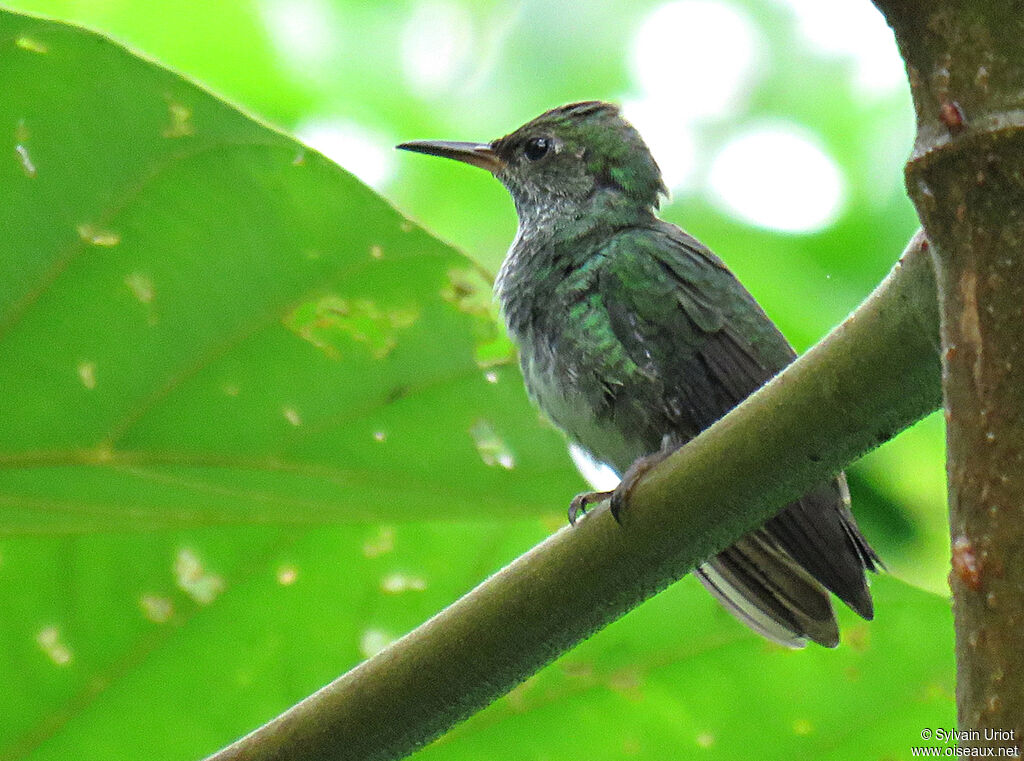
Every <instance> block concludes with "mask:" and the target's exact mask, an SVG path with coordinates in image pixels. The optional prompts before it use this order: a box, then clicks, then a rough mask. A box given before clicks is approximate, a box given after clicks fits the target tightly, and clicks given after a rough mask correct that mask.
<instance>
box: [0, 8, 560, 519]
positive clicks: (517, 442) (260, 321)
mask: <svg viewBox="0 0 1024 761" xmlns="http://www.w3.org/2000/svg"><path fill="white" fill-rule="evenodd" d="M0 92H3V93H4V95H3V98H0V125H5V126H4V131H3V134H4V135H5V136H6V142H7V144H8V149H7V150H6V151H5V154H6V160H4V161H2V162H0V250H2V251H3V257H2V258H0V388H2V389H3V393H2V394H0V420H3V422H4V425H3V427H2V428H0V508H2V512H0V531H2V532H7V533H11V532H39V531H48V532H49V531H64V532H67V531H81V530H91V529H96V528H105V529H110V528H122V527H131V526H139V527H152V526H161V525H189V524H211V523H223V522H245V523H249V522H266V521H289V522H311V521H328V520H330V521H334V520H351V519H376V518H398V517H405V518H415V517H452V516H457V515H462V516H467V515H471V514H488V515H501V514H505V515H508V514H510V513H513V512H516V513H518V512H521V511H523V510H526V511H533V512H535V513H536V512H540V511H544V510H547V511H550V510H552V509H553V508H554V507H556V506H557V505H558V504H559V501H564V500H565V499H566V498H567V497H568V496H570V495H571V492H572V490H573V488H575V486H576V480H577V478H576V476H575V475H574V474H573V472H572V470H571V466H570V465H569V464H568V459H567V457H566V456H565V453H564V447H563V445H562V443H561V439H560V437H559V436H558V434H556V433H555V432H554V431H551V430H542V429H541V428H540V427H539V425H538V418H537V415H536V413H535V411H534V410H533V409H531V407H530V405H529V404H528V402H527V400H526V399H525V395H524V393H523V391H522V387H521V383H520V382H519V380H518V374H517V371H516V370H515V369H509V368H508V367H506V365H507V363H508V359H509V346H508V344H507V342H506V341H505V340H504V339H502V338H499V336H500V335H501V333H500V332H499V330H498V328H497V326H496V324H495V321H494V316H493V314H492V310H491V307H490V303H491V300H490V291H489V279H488V278H487V277H485V276H484V275H482V274H481V273H480V272H479V271H478V270H477V269H476V268H475V267H474V266H473V265H472V264H471V263H470V262H469V261H468V260H466V259H465V258H464V257H462V256H461V255H459V254H458V253H456V252H455V251H453V250H452V249H450V248H448V247H446V246H444V245H442V244H440V243H438V242H437V241H436V240H434V239H433V238H431V237H430V236H428V235H426V234H425V233H423V232H422V231H421V230H419V229H417V228H415V227H414V226H412V225H411V224H410V223H408V222H406V221H405V220H404V219H402V218H401V217H400V215H398V214H397V213H396V212H395V211H394V210H393V209H391V208H390V207H389V206H388V205H387V204H386V203H385V202H383V201H382V200H381V199H380V198H379V197H377V196H376V195H374V194H373V193H372V192H371V191H369V190H368V189H367V188H365V187H364V186H362V185H361V184H360V183H359V182H358V181H356V180H354V179H353V178H352V177H351V176H349V175H348V174H346V173H345V172H343V171H341V170H339V169H338V168H337V167H336V166H334V165H333V164H331V163H330V162H328V161H327V160H325V159H324V158H322V157H321V156H320V155H318V154H316V153H315V152H312V151H309V150H307V149H305V148H304V147H303V146H301V145H300V144H298V143H296V142H295V141H293V140H291V139H289V138H287V137H285V136H283V135H281V134H279V133H277V132H275V131H273V130H271V129H268V128H267V127H265V126H263V125H260V124H258V123H256V122H254V121H253V120H252V119H249V118H247V117H246V116H244V115H243V114H241V113H239V112H238V111H236V110H235V109H233V108H230V107H229V106H227V105H226V104H224V103H223V102H220V101H218V100H216V99H215V98H213V97H212V96H211V95H210V94H208V93H206V92H204V91H203V90H201V89H199V88H198V87H196V86H194V85H192V84H190V83H188V82H187V81H185V80H183V79H181V78H180V77H178V76H176V75H174V74H173V73H171V72H168V71H166V70H162V69H160V68H158V67H157V66H155V65H153V64H151V63H149V62H147V61H144V60H141V59H139V58H137V57H135V56H132V55H130V54H128V53H127V52H126V51H124V50H123V49H121V48H119V47H117V46H115V45H114V44H112V43H110V42H109V41H107V40H105V39H103V38H101V37H99V36H97V35H93V34H88V33H85V32H83V31H81V30H79V29H75V28H72V27H66V26H61V25H57V24H53V23H48V22H42V21H38V20H33V19H29V18H25V17H21V16H16V15H13V14H10V13H6V12H0ZM492 364H493V366H489V365H492Z"/></svg>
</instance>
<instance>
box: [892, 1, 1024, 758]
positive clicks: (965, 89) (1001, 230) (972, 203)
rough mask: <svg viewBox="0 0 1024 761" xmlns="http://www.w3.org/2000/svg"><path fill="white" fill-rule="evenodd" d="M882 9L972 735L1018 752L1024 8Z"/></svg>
mask: <svg viewBox="0 0 1024 761" xmlns="http://www.w3.org/2000/svg"><path fill="white" fill-rule="evenodd" d="M875 4H876V5H877V6H878V7H879V8H880V9H881V10H882V12H883V13H884V14H885V15H886V18H887V20H888V21H889V23H890V25H891V26H892V27H893V30H894V32H895V33H896V40H897V43H898V44H899V47H900V52H901V53H902V55H903V58H904V60H905V62H906V65H907V75H908V79H909V81H910V87H911V92H912V95H913V99H914V106H915V111H916V115H917V140H916V144H915V148H914V154H913V156H912V157H911V160H910V162H909V163H908V164H907V169H906V179H907V188H908V191H909V193H910V196H911V198H912V199H913V201H914V203H915V205H916V207H917V211H918V214H919V215H920V217H921V221H922V223H923V225H924V227H925V230H926V231H927V233H928V237H929V239H930V241H931V244H932V252H933V259H934V263H935V272H936V281H937V287H938V291H939V302H940V313H941V325H942V329H941V335H942V348H943V354H942V358H943V397H944V406H945V414H946V424H947V428H946V431H947V434H946V435H947V450H948V459H947V471H948V476H949V508H950V529H951V536H952V550H953V552H952V571H951V573H950V586H951V588H952V591H953V612H954V617H955V625H956V655H957V711H958V721H959V724H960V730H961V731H962V732H965V733H966V736H967V737H968V739H966V740H962V741H961V744H962V745H965V746H978V747H995V748H998V747H1003V748H1005V747H1007V746H1012V745H1014V744H1015V745H1016V746H1017V747H1018V748H1020V744H1021V738H1022V736H1024V356H1022V350H1024V4H1022V3H1020V2H1019V1H1011V0H971V1H970V2H967V1H966V0H916V1H915V0H875ZM975 730H977V735H978V739H976V740H973V739H969V738H970V737H972V736H973V735H974V734H975V733H974V731H975ZM999 732H1013V736H1012V739H1010V738H1008V737H1007V736H1006V735H1005V734H1000V733H999ZM993 735H995V736H994V737H993Z"/></svg>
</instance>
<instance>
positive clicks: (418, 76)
mask: <svg viewBox="0 0 1024 761" xmlns="http://www.w3.org/2000/svg"><path fill="white" fill-rule="evenodd" d="M401 44H402V47H401V50H402V69H403V70H404V72H405V76H406V79H407V80H408V81H409V84H410V85H411V86H412V87H413V89H414V90H416V91H418V92H419V93H421V94H423V95H436V94H438V93H441V92H444V91H446V90H448V89H449V88H450V87H451V85H452V84H453V83H454V82H455V81H456V79H457V77H458V75H459V74H460V73H461V72H463V71H464V68H465V63H466V60H467V59H468V57H469V53H470V51H471V50H472V47H473V23H472V19H471V18H470V15H469V12H468V11H467V10H466V8H465V7H464V6H462V5H459V4H457V3H451V2H442V1H440V0H427V2H422V3H419V4H418V5H417V6H416V8H415V9H414V10H413V12H412V15H411V16H410V17H409V20H408V21H406V23H405V26H404V28H403V29H402V43H401Z"/></svg>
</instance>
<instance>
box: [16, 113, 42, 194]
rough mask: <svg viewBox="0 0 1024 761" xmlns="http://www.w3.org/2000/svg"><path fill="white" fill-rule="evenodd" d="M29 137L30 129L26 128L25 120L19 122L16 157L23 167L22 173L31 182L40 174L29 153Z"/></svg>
mask: <svg viewBox="0 0 1024 761" xmlns="http://www.w3.org/2000/svg"><path fill="white" fill-rule="evenodd" d="M29 137H30V133H29V131H28V127H26V126H25V120H24V119H21V120H19V121H18V126H17V127H15V128H14V155H15V157H16V158H17V159H18V163H19V164H20V165H21V171H22V173H23V174H24V175H25V176H26V177H28V178H29V179H30V180H31V179H33V178H35V176H36V175H37V174H38V172H37V170H36V165H35V162H34V161H32V156H31V155H29V152H28V139H29Z"/></svg>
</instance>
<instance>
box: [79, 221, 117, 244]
mask: <svg viewBox="0 0 1024 761" xmlns="http://www.w3.org/2000/svg"><path fill="white" fill-rule="evenodd" d="M75 229H76V230H77V231H78V237H79V238H81V239H82V240H84V241H85V242H86V243H88V244H89V245H91V246H99V247H101V248H111V247H112V246H116V245H117V244H118V243H120V242H121V236H120V235H119V234H118V233H116V232H113V231H112V230H102V229H100V228H98V227H94V226H93V225H89V224H81V225H79V226H78V227H77V228H75Z"/></svg>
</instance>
